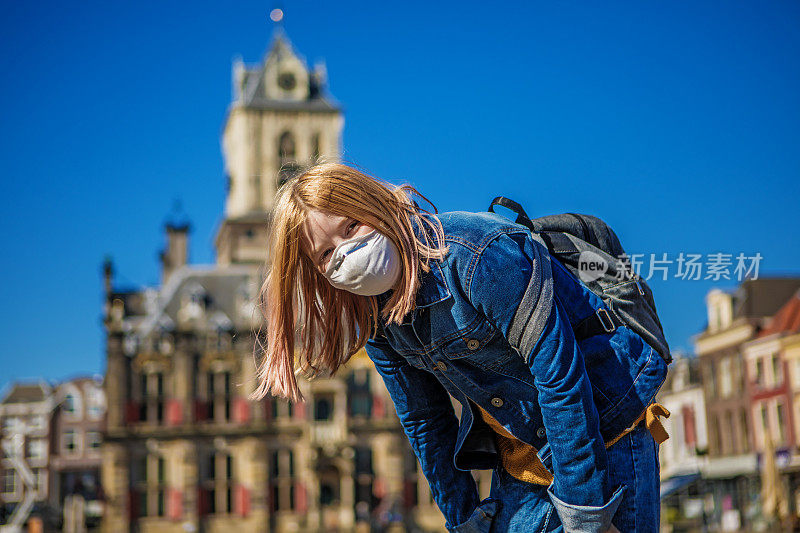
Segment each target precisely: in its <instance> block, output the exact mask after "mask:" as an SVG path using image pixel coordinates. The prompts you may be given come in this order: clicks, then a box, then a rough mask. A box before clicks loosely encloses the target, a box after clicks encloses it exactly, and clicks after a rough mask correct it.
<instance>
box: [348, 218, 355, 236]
mask: <svg viewBox="0 0 800 533" xmlns="http://www.w3.org/2000/svg"><path fill="white" fill-rule="evenodd" d="M356 226H358V222H356V221H353V222H352V223H351V224H350V225H349V226H347V233H346V235H350V233H351V232H352V230H353V228H355V227H356Z"/></svg>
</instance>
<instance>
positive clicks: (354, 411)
mask: <svg viewBox="0 0 800 533" xmlns="http://www.w3.org/2000/svg"><path fill="white" fill-rule="evenodd" d="M369 378H370V374H369V370H368V369H366V368H358V369H355V370H353V372H351V373H350V375H349V376H347V404H348V412H349V413H350V416H352V417H357V416H362V417H366V418H369V417H371V416H372V391H371V390H370V383H369V382H370V379H369Z"/></svg>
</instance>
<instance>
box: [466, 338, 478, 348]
mask: <svg viewBox="0 0 800 533" xmlns="http://www.w3.org/2000/svg"><path fill="white" fill-rule="evenodd" d="M480 345H481V343H480V342H479V341H478V339H470V340H468V341H467V348H469V349H470V350H477V349H478V346H480Z"/></svg>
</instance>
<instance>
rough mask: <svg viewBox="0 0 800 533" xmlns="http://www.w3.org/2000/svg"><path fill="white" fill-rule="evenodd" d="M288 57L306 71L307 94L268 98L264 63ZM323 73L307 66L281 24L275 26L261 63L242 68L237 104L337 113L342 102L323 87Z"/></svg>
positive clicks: (252, 106) (279, 60)
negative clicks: (286, 97) (301, 96)
mask: <svg viewBox="0 0 800 533" xmlns="http://www.w3.org/2000/svg"><path fill="white" fill-rule="evenodd" d="M287 58H296V59H297V60H298V61H299V62H300V63H301V64H302V65H303V68H304V69H305V70H306V72H308V84H309V87H308V89H309V90H308V97H307V98H306V99H304V100H279V99H274V98H269V97H268V96H267V93H266V91H265V80H264V77H265V75H266V72H267V65H269V64H271V63H272V62H275V61H277V62H281V61H284V60H285V59H287ZM323 77H324V76H319V75H318V73H317V72H315V71H311V70H310V69H309V68H308V65H307V64H306V62H305V60H304V59H303V58H302V56H300V55H299V54H297V53H296V52H295V50H294V47H293V46H292V43H291V41H290V40H289V37H288V36H287V35H286V32H285V31H284V30H283V28H281V27H280V26H278V27H276V28H275V31H274V33H273V35H272V43H271V44H270V46H269V49H268V51H267V53H266V55H265V56H264V59H263V61H262V62H261V64H259V65H258V66H256V67H255V68H251V69H248V68H245V69H244V71H243V73H242V91H241V96H240V98H239V100H238V102H236V103H237V104H238V105H241V106H243V107H247V108H254V109H271V110H283V111H318V112H320V111H321V112H332V113H335V112H339V111H341V105H340V104H339V103H338V102H337V101H336V99H335V98H333V97H332V96H331V95H330V94H328V93H327V91H326V90H325V89H326V88H325V86H324V85H325V80H324V79H322V78H323Z"/></svg>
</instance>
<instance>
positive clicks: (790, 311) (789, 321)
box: [758, 290, 800, 337]
mask: <svg viewBox="0 0 800 533" xmlns="http://www.w3.org/2000/svg"><path fill="white" fill-rule="evenodd" d="M797 332H800V290H798V291H797V292H795V293H794V295H793V296H792V297H791V298H790V299H789V301H788V302H786V303H785V304H784V305H783V306H782V307H781V308H780V309H778V311H777V312H776V313H775V315H774V316H773V317H772V320H770V321H769V323H768V325H767V326H766V327H765V328H764V329H763V330H761V332H760V333H759V335H758V336H759V337H765V336H767V335H773V334H775V333H797Z"/></svg>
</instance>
